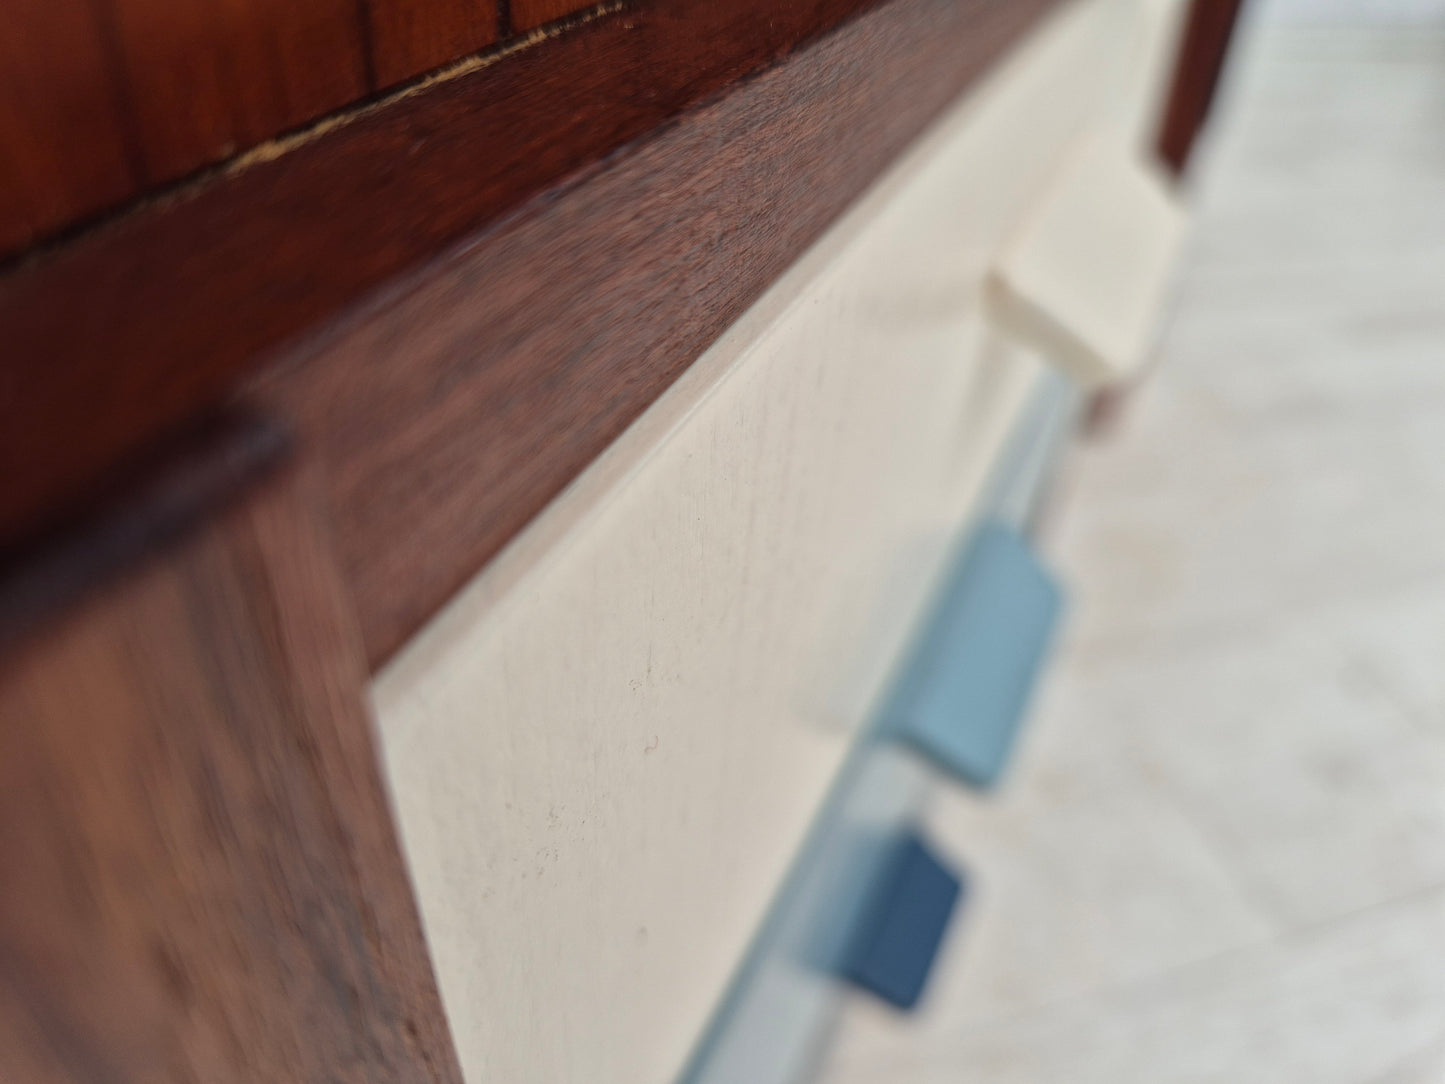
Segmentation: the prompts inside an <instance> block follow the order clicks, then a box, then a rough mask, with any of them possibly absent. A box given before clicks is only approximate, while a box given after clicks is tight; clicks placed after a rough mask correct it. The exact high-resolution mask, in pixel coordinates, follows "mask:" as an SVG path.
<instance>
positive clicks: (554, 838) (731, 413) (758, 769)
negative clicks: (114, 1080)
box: [374, 3, 1128, 1084]
mask: <svg viewBox="0 0 1445 1084" xmlns="http://www.w3.org/2000/svg"><path fill="white" fill-rule="evenodd" d="M1118 7H1119V5H1118V4H1106V3H1092V4H1085V5H1076V6H1071V7H1068V8H1065V9H1064V11H1063V12H1062V13H1061V14H1060V15H1059V16H1058V17H1056V18H1055V19H1053V20H1052V21H1051V22H1049V23H1048V24H1047V25H1046V26H1045V27H1044V28H1043V29H1042V30H1041V31H1040V32H1039V33H1038V34H1037V35H1036V36H1035V38H1034V39H1033V40H1032V41H1031V42H1030V43H1029V44H1028V45H1027V46H1026V47H1025V48H1024V49H1022V50H1020V51H1019V53H1018V54H1017V55H1016V56H1015V57H1014V58H1013V59H1012V60H1011V61H1010V62H1009V63H1008V64H1007V65H1005V66H1004V68H1003V69H1002V70H1001V71H1000V72H998V73H997V74H996V75H995V76H994V77H993V78H992V79H991V80H989V81H988V82H987V84H986V85H984V86H982V87H981V88H980V89H979V90H978V91H977V92H976V93H974V94H973V95H971V96H970V97H969V99H968V100H967V101H966V102H964V103H963V104H962V105H961V106H959V107H958V108H957V109H955V110H954V111H953V113H952V114H951V115H950V116H949V117H947V118H946V119H945V120H944V121H943V122H942V123H941V124H940V125H939V126H938V127H937V128H936V129H935V130H934V131H933V132H932V134H931V135H930V136H929V137H928V138H927V139H926V140H925V141H924V142H923V144H922V145H920V146H919V147H918V148H917V149H916V150H915V151H914V152H913V153H912V154H910V156H909V157H908V158H907V160H906V161H904V162H902V163H900V164H899V166H898V167H897V168H896V169H895V170H893V171H892V173H891V174H890V175H889V176H888V177H887V178H886V179H885V180H884V182H882V183H881V184H880V185H878V186H877V187H876V188H875V190H874V191H873V192H872V193H871V194H870V195H869V196H868V197H867V198H865V199H864V200H863V201H862V202H861V204H860V205H859V206H858V207H856V208H855V209H854V210H853V211H852V212H850V214H849V215H848V216H847V217H846V219H845V220H844V221H843V222H841V223H840V224H839V225H838V226H837V227H836V228H835V229H834V230H832V231H831V232H830V233H829V235H828V237H827V238H825V239H824V241H823V242H821V243H820V244H819V245H818V246H817V247H816V249H815V250H814V251H813V252H811V253H810V254H809V255H808V256H807V257H805V258H804V259H803V260H802V261H800V263H799V264H798V265H797V266H796V267H794V268H793V269H792V270H791V271H790V272H789V273H788V275H787V276H785V278H784V279H783V280H781V281H780V282H779V283H778V284H776V286H775V287H774V288H773V289H772V290H770V291H769V293H768V294H767V296H766V297H765V298H764V299H763V300H762V301H760V302H759V303H758V305H756V306H755V307H754V308H753V310H751V311H750V312H749V313H748V314H747V315H746V316H745V317H744V318H743V319H742V320H741V321H740V322H739V323H738V325H736V326H735V327H734V328H733V329H731V330H730V331H729V332H728V333H727V334H726V335H725V336H724V337H723V338H722V339H721V340H720V341H719V342H718V343H717V344H716V345H715V346H714V347H713V348H712V349H711V350H709V351H708V353H707V354H706V355H705V356H704V357H703V358H702V359H700V360H699V361H698V362H697V363H696V364H695V365H694V366H693V367H692V369H690V370H689V372H688V373H687V375H686V376H684V378H683V379H682V380H681V381H680V382H679V383H678V385H676V386H675V387H674V388H673V389H671V390H670V391H669V392H668V393H667V394H666V395H665V396H664V397H663V398H662V399H661V400H660V401H659V402H658V403H657V404H655V405H654V407H653V408H652V409H650V410H649V411H648V413H647V414H646V415H645V416H644V417H643V418H642V419H641V420H640V421H639V422H638V423H637V424H636V425H635V426H634V427H633V428H632V429H631V430H629V432H628V433H627V434H625V435H624V437H623V438H622V439H621V440H620V441H619V442H618V443H617V444H616V445H615V446H614V447H613V448H612V449H610V450H609V451H608V452H607V454H606V455H604V456H603V457H602V459H601V460H599V461H598V462H597V463H596V464H594V466H593V467H592V468H590V469H589V471H588V472H587V473H586V474H584V475H583V477H582V478H580V479H579V480H578V482H577V483H575V484H574V485H573V486H572V487H571V488H570V489H569V491H568V492H567V493H566V494H564V495H563V496H562V497H561V498H560V499H559V500H558V501H557V502H555V503H554V505H553V507H552V508H550V509H549V510H548V511H547V512H546V513H545V514H544V515H543V516H542V517H541V518H540V519H539V520H538V521H537V522H536V523H534V524H533V525H532V526H531V527H530V528H529V529H528V530H527V531H526V532H525V533H524V534H523V535H522V536H521V537H520V538H519V539H518V540H517V542H516V543H514V545H513V546H512V547H511V548H510V549H509V550H508V551H507V552H506V553H505V554H504V555H503V556H502V557H501V558H499V559H498V560H497V561H496V562H494V563H493V565H492V566H491V567H490V568H489V569H487V570H486V571H485V572H484V573H483V574H482V575H481V576H479V577H478V579H477V580H476V581H475V582H474V583H473V584H471V585H469V586H468V588H467V589H466V590H464V591H463V592H462V593H461V594H460V595H459V596H458V597H457V598H456V599H455V600H454V601H453V603H452V604H451V606H450V607H449V608H448V609H447V610H446V611H445V612H444V613H443V614H442V615H441V616H440V617H438V618H437V620H436V621H435V622H433V624H432V625H431V626H430V627H429V628H428V629H426V630H425V631H424V632H423V633H422V634H421V635H420V636H418V637H417V638H416V640H415V641H414V642H413V643H412V644H410V645H409V646H408V648H407V649H406V650H405V651H404V652H403V653H402V654H401V655H400V656H399V657H398V659H397V660H396V661H395V662H394V663H393V664H392V665H391V666H390V667H388V668H387V670H386V671H385V672H384V673H382V674H381V675H380V676H379V678H378V680H377V682H376V684H375V688H374V696H375V701H376V706H377V712H378V718H379V723H380V728H381V732H382V739H383V748H384V755H385V758H386V764H387V769H388V773H389V777H390V783H391V787H392V790H393V793H394V798H395V803H396V808H397V815H398V819H399V823H400V826H401V829H402V834H403V838H404V844H405V847H406V851H407V854H408V859H409V862H410V865H411V870H412V875H413V877H414V880H415V883H416V890H417V896H418V900H419V902H420V905H421V909H422V914H423V919H424V923H425V927H426V932H427V936H428V939H429V941H430V944H431V948H432V953H433V957H434V961H435V965H436V969H437V975H438V979H439V982H440V984H441V988H442V994H443V998H444V1001H445V1005H446V1009H447V1013H448V1016H449V1018H450V1021H451V1024H452V1028H453V1032H454V1035H455V1038H456V1042H457V1045H458V1049H459V1052H460V1055H461V1059H462V1064H463V1068H464V1070H465V1073H466V1075H467V1078H468V1080H469V1081H470V1082H471V1084H480V1082H482V1081H497V1082H505V1084H525V1082H528V1081H546V1082H554V1081H564V1082H570V1081H578V1082H583V1081H585V1082H589V1084H590V1082H601V1084H606V1082H618V1084H649V1082H664V1081H668V1080H670V1079H672V1078H673V1077H674V1076H675V1075H676V1074H677V1073H678V1072H679V1070H680V1069H681V1068H682V1066H683V1064H684V1062H685V1060H686V1058H687V1055H688V1053H689V1049H690V1048H691V1046H692V1044H693V1043H694V1041H695V1040H696V1038H697V1036H698V1035H699V1033H700V1032H701V1030H702V1028H703V1026H704V1024H705V1023H706V1021H707V1019H708V1016H709V1014H710V1013H711V1012H712V1010H713V1009H714V1008H715V1006H716V1003H717V1001H718V998H719V996H720V994H721V992H722V991H723V989H724V988H725V986H726V984H727V981H728V978H729V976H730V974H731V972H732V970H733V968H734V967H735V966H736V964H737V962H738V960H739V959H740V958H741V956H742V953H743V951H744V949H745V947H746V945H747V943H748V940H749V938H750V936H751V935H752V933H753V932H754V930H755V928H756V927H757V924H758V922H759V920H760V918H761V916H762V915H763V914H764V913H765V911H766V909H767V906H768V903H769V900H770V897H771V895H772V894H773V892H774V891H775V890H776V888H777V886H778V884H779V883H780V881H781V879H782V876H783V874H784V872H785V870H786V868H787V866H788V863H789V861H790V859H791V858H792V856H793V854H794V852H795V850H796V849H797V847H798V845H799V842H800V840H801V839H802V837H803V835H804V833H805V831H806V829H807V827H808V824H809V821H810V819H811V818H812V816H813V815H814V813H815V811H816V809H817V808H818V806H819V804H820V801H821V799H822V797H823V795H824V793H825V791H826V789H827V787H828V785H829V782H830V780H831V779H832V778H833V776H834V773H835V772H836V770H837V768H838V765H839V764H840V762H841V760H842V758H843V756H844V754H845V752H846V750H847V747H848V743H849V738H850V735H851V734H852V733H853V732H854V731H855V730H856V729H857V728H858V727H859V726H860V724H861V723H862V721H863V720H864V719H865V718H866V716H867V713H868V710H869V707H870V704H871V702H872V701H873V699H874V697H875V696H876V695H877V693H878V691H879V689H880V687H881V686H882V684H883V682H884V679H885V678H886V676H887V674H888V670H889V667H890V665H891V663H892V660H893V659H894V658H895V656H896V655H897V653H898V651H899V648H900V642H901V640H902V638H903V637H904V636H905V634H906V632H907V630H908V628H909V627H910V625H911V623H912V621H913V619H914V616H915V613H916V611H917V610H918V608H919V606H920V604H921V601H922V600H923V599H924V598H925V596H926V594H927V591H928V588H929V586H930V583H931V580H932V578H933V576H934V573H935V572H936V570H937V567H938V563H939V561H940V560H941V558H942V556H943V554H944V551H945V546H946V544H947V543H948V541H949V540H950V538H951V537H952V536H953V535H954V534H955V533H956V532H957V530H958V529H959V526H960V524H961V523H962V522H963V521H964V519H965V518H966V517H967V515H968V513H969V510H970V507H971V505H972V503H973V501H974V499H975V497H976V495H977V494H978V492H979V489H980V486H981V484H982V480H983V478H984V475H985V473H986V471H987V468H988V465H989V463H990V462H991V461H992V459H993V458H994V456H995V454H996V452H997V450H998V447H999V444H1000V442H1001V440H1002V437H1003V435H1004V433H1005V431H1006V430H1007V428H1008V426H1009V425H1010V423H1011V421H1012V420H1013V418H1014V417H1015V415H1016V414H1017V412H1018V410H1019V408H1020V406H1021V404H1022V402H1023V401H1024V399H1025V397H1026V396H1027V395H1028V393H1029V391H1030V389H1031V387H1032V385H1033V383H1034V381H1035V380H1036V378H1037V375H1038V369H1037V365H1036V363H1035V362H1034V361H1033V360H1031V359H1030V358H1029V357H1028V356H1026V355H1024V354H1021V353H1018V352H1016V351H1011V350H1010V349H1009V348H1007V347H1005V346H1003V345H1001V344H1000V342H999V341H998V340H996V339H994V338H992V337H990V336H989V335H988V333H987V332H986V330H985V328H984V324H983V322H982V319H981V317H980V315H979V283H980V279H981V277H982V274H983V271H984V269H985V267H986V265H987V262H988V257H989V254H990V252H991V250H992V249H993V247H994V246H995V244H996V243H997V241H998V239H999V234H1000V232H1001V231H1002V230H1004V229H1005V228H1007V226H1008V225H1009V223H1010V222H1011V221H1012V220H1013V219H1014V218H1015V217H1016V214H1017V211H1018V209H1019V208H1020V207H1021V206H1023V204H1024V202H1025V201H1026V200H1028V199H1029V198H1030V197H1032V196H1033V195H1034V194H1035V192H1036V191H1037V190H1038V189H1039V186H1040V185H1042V184H1043V183H1044V182H1045V180H1046V178H1047V175H1048V173H1049V171H1050V170H1051V169H1052V168H1053V167H1054V166H1055V165H1056V162H1057V159H1058V157H1059V155H1060V154H1061V153H1062V151H1063V149H1064V148H1065V147H1066V145H1067V144H1068V142H1069V141H1070V140H1071V139H1072V138H1073V137H1074V135H1075V134H1076V133H1077V132H1078V131H1079V130H1081V128H1082V127H1083V125H1084V124H1085V123H1086V122H1087V121H1088V119H1089V118H1090V116H1091V112H1093V111H1096V110H1097V109H1098V108H1100V103H1101V102H1102V100H1103V98H1104V97H1105V95H1106V91H1105V87H1106V84H1107V83H1108V82H1109V80H1108V79H1107V78H1106V73H1107V72H1108V71H1110V69H1111V63H1114V64H1115V66H1116V64H1117V61H1118V60H1119V57H1118V55H1117V54H1118V53H1120V52H1121V51H1123V50H1125V49H1126V47H1127V45H1128V43H1127V41H1121V40H1120V39H1119V35H1118V34H1117V33H1115V31H1116V30H1117V27H1118V22H1117V17H1118Z"/></svg>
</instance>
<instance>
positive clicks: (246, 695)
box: [0, 469, 461, 1084]
mask: <svg viewBox="0 0 1445 1084" xmlns="http://www.w3.org/2000/svg"><path fill="white" fill-rule="evenodd" d="M320 504H321V499H319V497H318V495H317V494H316V493H314V492H312V491H310V490H309V488H308V486H307V484H306V483H305V481H304V477H303V475H302V474H300V473H299V472H298V471H296V470H294V469H292V470H285V471H283V472H282V473H280V474H279V475H274V476H273V477H272V478H271V480H270V481H269V482H268V483H267V484H265V485H263V486H260V487H258V488H256V489H254V490H252V491H251V492H250V493H249V495H247V496H245V497H243V498H242V499H240V500H239V501H235V502H232V504H231V507H230V508H229V509H228V510H225V511H223V512H221V513H219V514H216V515H213V516H211V517H208V518H207V519H206V521H205V522H204V524H202V525H201V526H199V527H197V528H195V529H193V530H190V531H188V532H186V533H185V535H184V537H181V538H178V539H175V540H173V541H172V542H171V543H170V544H168V545H167V546H165V547H163V548H161V549H160V550H158V551H156V552H154V553H152V554H151V555H150V557H149V559H146V560H142V561H140V562H139V563H138V564H133V565H132V566H131V567H130V568H129V569H128V570H127V571H125V572H124V573H122V574H119V575H117V576H115V577H113V578H112V580H111V582H110V583H108V584H107V585H106V586H105V587H104V588H103V589H99V590H96V591H92V592H91V593H90V594H89V595H88V596H87V598H86V599H85V601H84V602H83V604H81V605H79V606H74V607H71V608H70V609H69V610H68V611H67V612H66V613H64V614H63V615H61V616H60V617H58V618H57V619H55V620H51V621H49V622H47V623H46V624H45V625H44V627H43V628H41V629H39V630H38V631H35V632H33V633H32V635H30V636H28V637H27V638H26V639H25V641H24V642H23V643H22V644H20V645H18V646H16V647H13V648H11V649H10V650H8V651H7V652H6V653H5V655H4V656H3V658H0V868H3V869H4V870H5V890H4V892H3V893H0V1079H3V1080H7V1081H29V1082H34V1084H60V1082H62V1081H64V1082H78V1081H102V1080H106V1081H140V1080H160V1079H166V1080H196V1081H213V1082H218V1084H222V1082H232V1081H233V1082H236V1084H242V1082H252V1081H276V1082H278V1084H279V1082H302V1081H306V1082H318V1084H319V1082H321V1081H334V1080H348V1081H357V1082H375V1084H400V1082H402V1081H407V1082H421V1081H427V1082H433V1084H460V1080H461V1076H460V1071H459V1069H458V1066H457V1062H456V1057H455V1053H454V1051H453V1049H452V1044H451V1040H450V1036H449V1033H448V1031H447V1026H446V1022H445V1019H444V1017H443V1015H442V1009H441V1004H440V998H439V996H438V994H437V990H436V985H435V982H434V980H433V977H432V971H431V965H430V961H429V958H428V956H427V952H426V946H425V943H424V941H423V938H422V932H421V926H420V921H419V919H418V916H417V912H416V908H415V903H414V900H413V899H412V895H411V889H410V884H409V881H408V878H407V874H406V870H405V868H404V865H403V862H402V857H401V852H400V848H399V845H398V842H397V839H396V836H395V831H394V828H393V825H392V821H391V815H390V810H389V807H388V803H387V800H386V795H385V791H384V789H383V786H382V783H381V779H380V774H379V769H378V765H377V759H376V753H375V749H374V743H373V738H372V731H371V722H370V719H369V718H368V715H367V709H366V706H365V702H364V697H363V692H364V689H365V683H366V679H367V674H366V668H365V659H364V656H363V654H362V650H361V644H360V641H359V639H358V637H357V634H356V629H355V626H354V623H353V622H352V620H351V618H350V615H349V611H348V609H347V606H346V600H345V585H344V584H343V583H342V582H341V580H340V579H339V577H338V576H337V575H336V573H335V569H334V566H333V563H332V561H331V558H330V554H329V551H328V541H327V538H326V531H325V529H324V524H323V523H322V522H321V521H320V520H319V519H318V517H317V516H316V514H315V509H316V508H317V507H319V505H320Z"/></svg>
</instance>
